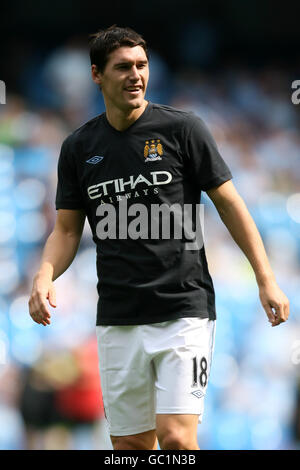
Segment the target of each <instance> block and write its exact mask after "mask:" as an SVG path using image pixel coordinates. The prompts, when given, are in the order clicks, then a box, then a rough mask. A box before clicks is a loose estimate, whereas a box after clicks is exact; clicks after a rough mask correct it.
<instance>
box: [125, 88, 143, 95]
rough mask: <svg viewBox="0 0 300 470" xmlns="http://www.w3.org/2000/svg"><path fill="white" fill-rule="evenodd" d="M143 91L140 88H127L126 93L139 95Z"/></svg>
mask: <svg viewBox="0 0 300 470" xmlns="http://www.w3.org/2000/svg"><path fill="white" fill-rule="evenodd" d="M141 90H142V88H141V87H138V88H130V89H128V88H125V91H127V93H130V94H131V95H138V94H139V92H140V91H141Z"/></svg>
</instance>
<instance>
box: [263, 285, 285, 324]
mask: <svg viewBox="0 0 300 470" xmlns="http://www.w3.org/2000/svg"><path fill="white" fill-rule="evenodd" d="M259 298H260V301H261V304H262V306H263V308H264V309H265V312H266V314H267V317H268V318H269V321H270V323H271V324H272V326H277V325H279V324H280V323H283V322H285V321H286V320H287V319H288V317H289V314H290V307H289V300H288V298H287V297H286V295H285V294H284V293H283V292H282V290H281V289H280V288H279V287H278V285H277V283H276V281H269V282H268V283H266V284H264V285H260V286H259ZM272 309H274V310H275V312H274V311H273V310H272Z"/></svg>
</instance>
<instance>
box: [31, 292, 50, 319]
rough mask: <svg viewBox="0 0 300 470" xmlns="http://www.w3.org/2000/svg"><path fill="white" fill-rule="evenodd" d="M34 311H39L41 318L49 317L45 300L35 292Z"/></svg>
mask: <svg viewBox="0 0 300 470" xmlns="http://www.w3.org/2000/svg"><path fill="white" fill-rule="evenodd" d="M34 308H35V311H36V312H38V313H40V315H41V316H42V317H43V318H50V316H51V315H50V312H49V310H48V307H47V304H46V302H45V301H44V300H43V298H42V295H41V294H37V295H36V296H35V298H34Z"/></svg>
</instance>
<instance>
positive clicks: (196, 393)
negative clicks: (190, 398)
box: [192, 390, 204, 398]
mask: <svg viewBox="0 0 300 470" xmlns="http://www.w3.org/2000/svg"><path fill="white" fill-rule="evenodd" d="M192 395H194V396H195V397H197V398H201V397H204V393H203V392H201V390H195V391H194V392H192Z"/></svg>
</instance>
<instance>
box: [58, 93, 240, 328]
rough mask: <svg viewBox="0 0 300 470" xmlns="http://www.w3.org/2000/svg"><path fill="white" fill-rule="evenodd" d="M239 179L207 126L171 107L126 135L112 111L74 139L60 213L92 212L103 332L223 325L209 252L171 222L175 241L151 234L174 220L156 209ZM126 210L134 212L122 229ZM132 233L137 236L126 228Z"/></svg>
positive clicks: (65, 151)
mask: <svg viewBox="0 0 300 470" xmlns="http://www.w3.org/2000/svg"><path fill="white" fill-rule="evenodd" d="M231 178H232V175H231V172H230V170H229V168H228V167H227V165H226V164H225V162H224V161H223V159H222V157H221V156H220V154H219V152H218V150H217V147H216V144H215V142H214V140H213V138H212V136H211V135H210V133H209V131H208V130H207V128H206V126H205V125H204V123H203V121H202V120H201V119H200V118H199V117H197V116H195V115H194V114H193V113H189V112H185V111H181V110H178V109H175V108H172V107H169V106H163V105H158V104H154V103H151V102H149V103H148V106H147V107H146V109H145V111H144V112H143V114H142V115H141V116H140V117H139V119H137V120H136V121H135V122H134V123H133V124H132V125H131V126H130V127H129V128H128V129H126V130H125V131H122V132H120V131H117V130H116V129H115V128H113V127H112V126H111V125H110V124H109V122H108V120H107V118H106V114H105V113H103V114H101V115H100V116H97V117H96V118H94V119H92V120H90V121H89V122H87V123H86V124H84V125H83V126H81V127H80V128H79V129H77V130H76V131H75V132H73V133H72V134H71V135H70V136H69V137H67V138H66V140H65V141H64V142H63V145H62V148H61V153H60V157H59V163H58V185H57V194H56V208H57V209H84V211H85V213H86V215H87V217H88V220H89V223H90V226H91V230H92V233H93V240H94V242H95V243H96V246H97V274H98V284H97V289H98V293H99V301H98V310H97V325H135V324H146V323H156V322H162V321H167V320H172V319H176V318H180V317H200V318H207V317H209V318H210V319H215V318H216V312H215V295H214V288H213V283H212V280H211V277H210V274H209V272H208V267H207V261H206V256H205V250H204V247H203V246H202V245H201V244H199V246H198V249H197V247H196V248H195V246H194V245H193V246H192V247H193V249H190V248H189V249H187V247H188V246H189V247H191V238H189V237H188V236H186V234H185V233H184V232H183V236H182V237H181V238H178V236H176V237H175V236H174V233H175V232H174V230H175V229H174V228H172V227H173V226H172V224H171V228H170V232H169V234H168V232H167V237H166V236H165V235H164V236H162V233H161V231H159V234H158V235H157V232H155V233H156V235H155V236H152V232H151V223H153V224H154V222H155V221H156V224H157V227H159V230H160V229H161V224H162V223H164V222H165V221H167V216H166V213H165V214H164V215H163V216H158V217H156V216H155V215H154V213H153V214H152V212H151V210H152V209H153V207H154V205H155V207H156V208H157V207H159V206H160V205H162V204H164V205H165V207H166V206H168V207H170V206H173V205H175V206H174V207H177V209H178V208H179V209H180V208H182V209H183V208H184V207H192V206H191V205H193V207H194V208H195V207H196V204H199V203H200V195H201V191H207V190H208V189H211V188H213V187H215V186H218V185H220V184H221V183H224V182H225V181H227V180H229V179H231ZM121 204H126V208H127V210H128V211H129V212H128V214H127V218H126V219H124V218H123V219H122V222H120V218H119V217H120V211H121ZM135 204H140V205H143V206H142V213H143V216H144V218H143V219H139V220H138V216H139V215H140V214H141V212H139V210H138V208H141V206H133V205H135ZM184 205H185V206H184ZM186 205H189V206H186ZM130 208H131V209H130ZM123 209H124V208H123ZM133 209H135V210H133ZM105 210H106V212H105ZM130 210H132V211H133V212H131V213H130ZM145 210H146V211H148V212H147V213H148V219H147V220H148V223H146V221H145ZM124 213H125V212H123V214H124ZM114 214H115V216H114ZM182 214H184V211H183V210H182ZM196 214H197V211H194V212H193V215H192V216H191V220H192V222H191V223H192V225H191V227H193V228H194V229H195V227H196V225H195V224H196V218H197V215H196ZM169 220H172V221H174V217H173V218H172V216H171V218H170V219H169ZM178 220H179V219H178ZM138 222H140V223H138ZM129 226H130V227H131V229H132V230H133V232H134V233H135V235H134V236H130V237H129V236H128V235H127V233H126V232H125V231H124V230H125V229H126V230H127V228H128V230H129ZM104 232H106V233H107V238H106V239H103V236H102V235H101V234H103V233H104ZM130 233H132V232H130ZM139 233H140V235H139ZM136 234H137V235H136ZM151 236H152V238H151ZM137 237H138V238H137Z"/></svg>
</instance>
